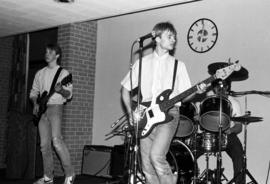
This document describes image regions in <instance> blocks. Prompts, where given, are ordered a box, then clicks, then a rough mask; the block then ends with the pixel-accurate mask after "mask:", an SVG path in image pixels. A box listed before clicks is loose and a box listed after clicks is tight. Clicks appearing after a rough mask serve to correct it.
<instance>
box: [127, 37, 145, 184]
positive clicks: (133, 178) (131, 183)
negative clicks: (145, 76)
mask: <svg viewBox="0 0 270 184" xmlns="http://www.w3.org/2000/svg"><path fill="white" fill-rule="evenodd" d="M142 51H143V39H140V40H139V75H138V92H137V109H140V94H141V70H142ZM130 73H131V76H132V72H130ZM131 81H132V80H131ZM130 101H131V102H132V100H130ZM136 119H137V118H136ZM132 121H133V124H134V126H135V128H134V134H133V135H134V146H133V159H132V160H133V163H132V164H131V166H132V168H131V174H130V175H129V178H128V184H136V181H137V173H138V157H139V151H140V150H139V139H140V138H139V135H138V133H139V124H138V123H139V122H138V121H137V120H136V122H135V121H134V117H133V115H132Z"/></svg>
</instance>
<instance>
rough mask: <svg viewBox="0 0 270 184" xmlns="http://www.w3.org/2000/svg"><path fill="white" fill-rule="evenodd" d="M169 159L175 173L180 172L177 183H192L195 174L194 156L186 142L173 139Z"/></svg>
mask: <svg viewBox="0 0 270 184" xmlns="http://www.w3.org/2000/svg"><path fill="white" fill-rule="evenodd" d="M167 160H168V162H169V164H170V166H171V168H172V171H173V173H176V172H177V174H178V179H177V184H191V182H192V178H193V176H194V156H193V153H192V152H191V150H190V149H189V148H188V146H187V145H186V144H184V143H183V142H182V141H180V140H179V139H177V138H176V139H173V141H172V144H171V146H170V150H169V153H168V154H167Z"/></svg>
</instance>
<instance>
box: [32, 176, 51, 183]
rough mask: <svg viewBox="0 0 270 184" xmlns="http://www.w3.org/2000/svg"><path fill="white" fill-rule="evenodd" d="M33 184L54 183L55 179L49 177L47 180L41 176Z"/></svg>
mask: <svg viewBox="0 0 270 184" xmlns="http://www.w3.org/2000/svg"><path fill="white" fill-rule="evenodd" d="M33 184H53V179H50V178H49V179H47V178H46V180H45V178H44V177H43V178H40V179H39V180H37V181H35V182H34V183H33Z"/></svg>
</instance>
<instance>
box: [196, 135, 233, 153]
mask: <svg viewBox="0 0 270 184" xmlns="http://www.w3.org/2000/svg"><path fill="white" fill-rule="evenodd" d="M200 144H201V150H202V151H204V152H218V151H219V150H218V146H219V135H218V133H210V132H203V133H202V136H201V140H200ZM227 144H228V138H227V134H221V151H224V150H225V149H226V148H227Z"/></svg>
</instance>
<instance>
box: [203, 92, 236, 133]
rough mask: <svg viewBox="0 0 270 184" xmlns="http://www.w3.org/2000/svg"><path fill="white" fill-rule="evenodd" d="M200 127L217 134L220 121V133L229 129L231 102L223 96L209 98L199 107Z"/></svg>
mask: <svg viewBox="0 0 270 184" xmlns="http://www.w3.org/2000/svg"><path fill="white" fill-rule="evenodd" d="M200 110H201V111H200V125H201V127H202V128H203V129H205V130H208V131H211V132H218V129H219V122H220V120H221V125H222V131H224V130H226V129H228V128H229V127H230V117H231V114H232V105H231V102H230V101H229V100H228V99H227V98H225V97H223V96H216V95H215V96H210V97H208V98H206V99H205V100H203V101H202V103H201V105H200Z"/></svg>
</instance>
